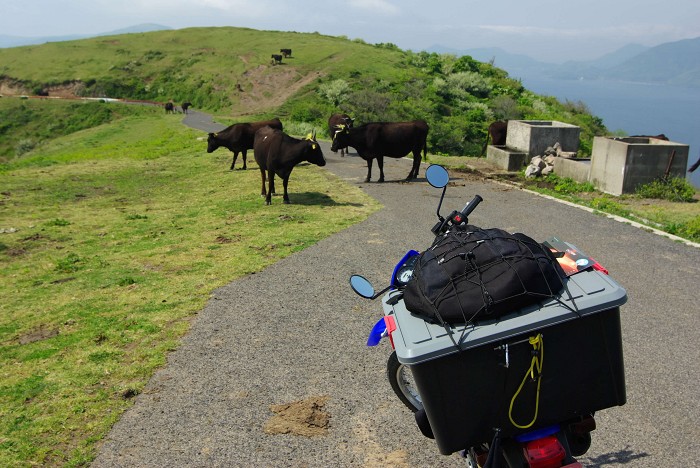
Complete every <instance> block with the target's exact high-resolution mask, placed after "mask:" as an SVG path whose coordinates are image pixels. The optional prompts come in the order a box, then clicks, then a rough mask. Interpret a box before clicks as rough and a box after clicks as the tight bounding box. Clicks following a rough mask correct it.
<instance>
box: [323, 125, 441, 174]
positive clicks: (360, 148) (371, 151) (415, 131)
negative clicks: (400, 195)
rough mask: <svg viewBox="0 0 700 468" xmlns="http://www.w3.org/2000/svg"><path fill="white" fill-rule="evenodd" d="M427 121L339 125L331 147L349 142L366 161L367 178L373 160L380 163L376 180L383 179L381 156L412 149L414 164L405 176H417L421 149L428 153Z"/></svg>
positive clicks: (343, 146)
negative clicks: (357, 125) (348, 126)
mask: <svg viewBox="0 0 700 468" xmlns="http://www.w3.org/2000/svg"><path fill="white" fill-rule="evenodd" d="M428 130H429V127H428V124H427V123H426V122H425V121H424V120H414V121H412V122H378V123H368V124H365V125H361V126H359V127H352V128H347V127H345V126H339V127H338V128H337V131H336V132H335V133H334V134H333V145H332V146H331V151H338V150H339V149H340V148H347V147H348V146H352V147H353V148H355V149H356V150H357V154H359V155H360V157H361V158H362V159H364V160H365V161H367V178H366V179H365V182H369V181H370V179H371V178H372V160H373V159H376V160H377V165H378V166H379V182H384V156H388V157H390V158H403V157H404V156H406V155H407V154H408V153H413V167H412V168H411V171H410V172H409V173H408V177H406V180H410V179H415V178H416V177H418V169H419V168H420V160H421V154H420V153H421V151H423V155H424V156H425V155H427V151H428V147H427V139H428Z"/></svg>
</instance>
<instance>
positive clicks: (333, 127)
mask: <svg viewBox="0 0 700 468" xmlns="http://www.w3.org/2000/svg"><path fill="white" fill-rule="evenodd" d="M352 123H353V119H352V118H351V117H350V116H349V115H347V114H333V115H331V116H330V118H329V119H328V135H330V137H331V139H332V138H333V134H334V133H335V132H337V131H338V129H339V128H340V125H343V126H345V127H348V128H350V127H352ZM334 153H337V151H334ZM345 153H347V149H346V148H340V156H341V157H343V156H345Z"/></svg>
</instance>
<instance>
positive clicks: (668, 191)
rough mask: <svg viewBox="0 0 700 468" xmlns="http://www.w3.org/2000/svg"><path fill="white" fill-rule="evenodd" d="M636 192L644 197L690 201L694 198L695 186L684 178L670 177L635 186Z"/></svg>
mask: <svg viewBox="0 0 700 468" xmlns="http://www.w3.org/2000/svg"><path fill="white" fill-rule="evenodd" d="M636 194H637V195H639V196H640V197H644V198H656V199H661V200H669V201H675V202H692V201H694V200H695V198H694V197H695V187H693V186H692V185H691V184H690V183H689V182H688V181H687V180H686V179H684V178H681V177H670V178H668V179H657V180H655V181H653V182H651V183H648V184H645V185H641V186H639V187H637V190H636Z"/></svg>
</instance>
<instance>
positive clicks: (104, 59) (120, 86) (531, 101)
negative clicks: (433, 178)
mask: <svg viewBox="0 0 700 468" xmlns="http://www.w3.org/2000/svg"><path fill="white" fill-rule="evenodd" d="M281 48H290V49H292V55H291V57H285V58H284V59H283V60H282V63H281V64H275V63H273V61H272V60H271V56H272V55H273V54H278V53H279V51H280V49H281ZM0 93H3V94H30V95H45V96H55V95H58V96H91V97H109V98H128V99H139V100H147V101H153V102H160V103H164V102H167V101H168V100H173V101H175V102H176V103H182V102H185V101H189V102H191V103H192V104H193V106H194V107H195V108H199V109H203V110H206V111H209V112H212V113H215V114H218V115H220V116H222V117H226V118H229V119H231V120H234V121H236V120H238V121H240V120H254V119H256V118H258V117H260V118H262V117H270V116H278V117H280V118H281V119H282V120H283V121H284V122H285V127H286V128H288V127H287V124H293V125H294V126H295V127H294V128H295V130H296V131H297V133H301V132H304V133H305V132H306V131H308V130H310V129H312V128H313V129H319V128H320V129H324V133H325V132H327V130H326V128H327V119H328V117H329V116H330V115H331V114H332V113H334V112H338V111H343V112H346V113H349V114H352V115H353V116H354V117H355V118H356V121H357V122H358V123H366V122H370V121H400V120H413V119H423V120H426V121H427V122H428V123H429V125H430V128H431V130H430V134H429V142H428V144H429V148H430V149H431V151H433V152H440V153H444V154H452V155H478V154H479V153H480V152H481V148H482V146H483V143H484V141H485V139H486V128H487V127H488V125H489V123H491V122H492V121H494V120H496V119H538V120H559V121H564V122H567V123H571V124H575V125H579V126H580V127H581V128H582V153H583V154H590V148H591V144H592V143H591V142H592V138H593V136H594V135H600V134H602V133H604V132H605V131H606V130H605V127H604V126H603V123H602V121H601V120H600V119H599V118H597V117H595V116H592V115H591V114H590V112H589V111H588V110H587V108H586V107H585V105H583V104H581V103H563V104H562V103H560V102H559V101H557V100H556V99H555V98H551V97H542V96H537V95H536V94H534V93H532V92H530V91H528V90H527V89H525V88H524V87H523V86H522V83H520V82H519V81H518V80H514V79H511V78H510V77H509V76H508V74H507V73H506V72H505V71H504V70H502V69H499V68H497V67H494V66H493V65H491V64H488V63H482V62H478V61H477V60H474V59H472V58H471V57H456V56H454V55H450V54H437V53H428V52H419V53H414V52H410V51H403V50H400V49H399V48H398V47H396V46H395V45H393V44H374V45H370V44H367V43H365V42H364V41H362V40H349V39H347V38H344V37H331V36H323V35H320V34H317V33H295V32H280V31H257V30H253V29H246V28H232V27H221V28H188V29H182V30H170V31H156V32H147V33H137V34H122V35H115V36H105V37H97V38H92V39H84V40H79V41H69V42H58V43H49V44H44V45H39V46H27V47H17V48H12V49H0ZM326 136H328V135H326ZM552 144H554V142H552Z"/></svg>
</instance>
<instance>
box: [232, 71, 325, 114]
mask: <svg viewBox="0 0 700 468" xmlns="http://www.w3.org/2000/svg"><path fill="white" fill-rule="evenodd" d="M321 76H322V74H321V73H320V72H314V73H310V74H308V75H302V74H301V73H299V71H298V70H297V69H296V68H294V67H292V66H289V65H286V64H285V65H275V66H271V65H259V66H257V67H255V68H251V69H250V70H248V71H246V72H245V73H243V75H242V76H241V78H240V80H239V83H238V88H239V91H238V92H237V94H238V99H239V102H238V106H236V107H235V108H234V109H233V114H234V115H250V114H259V113H261V112H265V111H266V110H269V109H276V108H277V107H279V106H281V105H282V104H284V103H285V102H286V101H287V99H289V98H290V97H291V96H292V95H293V94H294V93H296V92H297V91H299V90H300V89H302V88H303V87H304V86H306V85H308V84H310V83H312V82H313V81H315V80H317V79H319V78H320V77H321Z"/></svg>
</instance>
